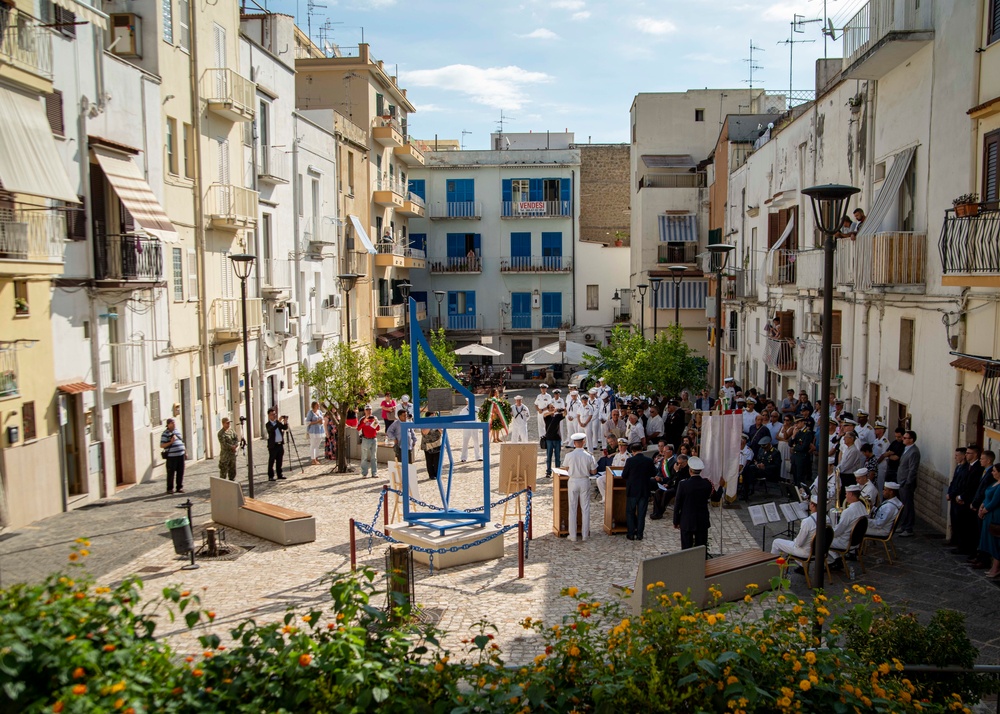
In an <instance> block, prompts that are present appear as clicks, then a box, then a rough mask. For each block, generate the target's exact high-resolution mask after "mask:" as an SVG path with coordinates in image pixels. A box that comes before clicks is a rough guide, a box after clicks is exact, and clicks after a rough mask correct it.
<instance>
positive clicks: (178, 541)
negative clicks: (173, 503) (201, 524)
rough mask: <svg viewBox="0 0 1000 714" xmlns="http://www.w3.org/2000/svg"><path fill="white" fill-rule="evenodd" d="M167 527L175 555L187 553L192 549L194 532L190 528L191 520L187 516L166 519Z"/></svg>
mask: <svg viewBox="0 0 1000 714" xmlns="http://www.w3.org/2000/svg"><path fill="white" fill-rule="evenodd" d="M167 528H169V529H170V537H171V538H172V539H173V541H174V552H175V553H177V555H187V554H188V553H190V552H191V551H192V550H194V532H193V531H192V530H191V521H189V520H188V519H187V516H181V517H180V518H171V519H170V520H168V521H167Z"/></svg>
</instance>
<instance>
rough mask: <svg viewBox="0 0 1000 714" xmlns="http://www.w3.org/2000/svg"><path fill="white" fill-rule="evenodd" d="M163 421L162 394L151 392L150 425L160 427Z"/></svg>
mask: <svg viewBox="0 0 1000 714" xmlns="http://www.w3.org/2000/svg"><path fill="white" fill-rule="evenodd" d="M162 421H163V417H162V416H161V415H160V393H159V392H150V394H149V423H150V426H154V427H155V426H159V425H160V423H161V422H162Z"/></svg>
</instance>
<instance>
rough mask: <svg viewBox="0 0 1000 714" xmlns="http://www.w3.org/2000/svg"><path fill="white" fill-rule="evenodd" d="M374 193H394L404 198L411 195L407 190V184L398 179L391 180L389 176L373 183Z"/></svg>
mask: <svg viewBox="0 0 1000 714" xmlns="http://www.w3.org/2000/svg"><path fill="white" fill-rule="evenodd" d="M372 191H392V192H393V193H394V194H396V195H397V196H403V197H404V198H405V197H406V196H407V194H409V193H410V192H409V190H407V187H406V182H404V181H400V180H399V179H396V178H389V177H388V176H383V177H382V178H377V179H375V180H374V181H372Z"/></svg>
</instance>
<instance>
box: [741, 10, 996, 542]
mask: <svg viewBox="0 0 1000 714" xmlns="http://www.w3.org/2000/svg"><path fill="white" fill-rule="evenodd" d="M989 4H992V5H995V4H996V3H987V5H989ZM977 6H979V7H978V8H977ZM984 9H987V8H986V5H983V4H982V3H968V4H967V5H961V6H957V5H952V4H945V3H919V2H917V0H904V1H897V2H895V3H893V2H887V1H886V0H871V1H870V2H869V3H867V4H866V5H864V6H863V7H862V8H861V9H860V10H859V12H858V14H857V15H856V16H855V17H853V18H852V19H851V20H850V21H849V22H848V23H847V26H846V28H845V32H844V57H843V60H842V61H840V62H839V65H840V66H839V67H838V68H837V69H838V71H836V72H831V71H830V68H829V67H828V66H825V65H823V64H822V63H821V64H820V66H819V67H818V69H817V78H818V82H817V97H816V99H815V101H814V102H812V103H811V104H809V105H808V106H807V107H805V108H803V109H802V110H799V111H795V112H792V113H790V114H789V115H787V116H786V117H784V118H782V119H781V120H779V121H776V122H774V126H773V127H771V128H770V129H769V130H767V131H766V132H765V133H764V134H763V135H762V136H760V137H758V139H757V140H756V141H755V144H754V145H753V147H752V153H750V154H749V156H748V157H747V158H746V161H745V163H744V164H743V165H742V166H739V167H737V168H735V170H734V171H732V172H731V173H729V175H728V178H727V179H726V180H727V183H728V188H727V192H728V202H727V203H728V207H727V211H726V217H725V226H724V229H725V233H726V234H730V235H731V236H732V242H734V243H735V244H736V246H737V250H736V251H735V255H736V256H738V257H739V258H740V262H739V263H738V264H737V265H735V266H733V267H734V270H733V271H732V272H731V275H732V277H731V279H729V280H728V281H727V282H728V286H724V295H725V298H726V307H727V316H726V318H725V319H726V324H727V325H728V326H729V327H730V328H731V329H733V330H735V336H734V338H733V340H732V342H729V341H727V342H724V345H726V346H727V347H728V348H729V350H728V351H729V353H730V354H729V356H728V357H727V360H728V365H729V366H730V367H731V368H733V369H734V371H735V372H736V373H737V375H739V376H740V378H741V379H742V380H743V383H744V384H757V385H760V386H763V387H765V388H766V389H767V391H768V393H769V394H780V393H781V392H782V391H783V390H784V389H786V388H794V389H806V390H807V391H808V392H810V394H811V395H812V396H813V397H823V398H824V399H825V395H821V394H820V393H819V392H820V388H819V379H820V374H819V372H820V358H821V336H820V333H821V330H822V317H821V310H822V307H821V302H822V294H823V290H824V289H831V290H834V291H835V292H834V318H833V320H834V321H833V325H832V329H833V340H834V343H835V344H834V347H833V358H834V364H833V367H834V369H833V375H834V382H833V385H832V386H833V389H834V391H835V392H836V393H837V394H838V395H840V396H841V397H843V398H844V399H845V400H847V401H848V404H849V407H850V408H851V409H852V410H857V409H858V408H861V407H863V408H865V409H867V410H868V411H869V413H870V414H872V415H873V416H876V415H877V416H878V417H881V418H883V419H885V420H886V421H887V423H888V425H889V427H890V428H894V427H896V426H900V425H902V426H904V427H906V428H912V429H914V430H915V431H916V432H917V434H918V442H917V443H918V445H919V447H920V450H921V454H922V461H921V477H920V479H921V480H920V484H921V485H920V488H919V489H918V492H917V507H918V511H919V513H920V514H921V516H922V517H923V518H924V519H926V520H927V521H929V522H930V523H932V524H934V525H935V526H937V527H939V528H940V529H941V530H942V531H943V530H945V529H946V526H947V508H946V503H945V500H944V490H945V487H946V484H947V482H948V480H949V478H950V475H951V466H952V463H951V459H952V453H953V449H954V447H955V445H956V444H963V443H980V444H983V443H984V441H985V442H988V441H989V440H990V439H991V438H992V435H991V434H995V432H992V433H991V432H989V431H986V430H984V426H985V422H986V421H987V418H988V416H987V415H988V414H989V410H990V409H995V408H994V407H991V406H990V405H989V388H990V387H989V385H990V379H989V376H988V375H989V374H990V373H991V366H990V365H992V364H993V362H992V360H993V356H994V355H996V354H997V350H996V346H995V344H994V333H995V329H994V328H995V324H996V313H995V307H994V303H993V297H994V296H995V295H994V293H995V288H994V287H993V285H992V284H991V283H990V280H989V278H988V277H987V276H988V275H989V273H990V272H991V271H992V272H996V266H992V267H990V266H989V265H987V264H982V263H977V261H979V260H981V258H980V257H979V256H980V255H981V253H980V251H979V250H978V249H977V246H978V247H979V248H981V247H982V246H984V245H985V244H987V243H989V241H991V240H993V239H994V238H991V237H990V234H989V230H990V228H991V227H993V228H995V226H996V222H995V221H994V220H993V216H995V215H996V214H995V208H996V204H995V203H993V204H989V203H987V204H986V205H985V206H983V207H982V208H983V210H982V211H980V212H979V215H977V216H975V217H959V216H957V215H956V214H955V212H954V211H952V208H951V206H952V200H953V199H954V198H956V197H957V196H958V195H959V194H962V193H969V192H973V191H976V190H979V188H980V186H981V187H982V190H983V194H984V197H987V198H988V197H989V196H992V197H993V201H994V202H995V201H996V193H995V191H996V188H995V180H994V179H995V175H994V178H990V176H991V174H990V169H989V166H990V163H989V162H990V160H991V159H990V157H991V156H994V154H995V152H994V154H991V153H990V152H991V151H992V149H991V148H990V147H991V146H992V144H991V143H990V141H991V139H989V138H988V137H989V136H990V135H989V130H990V129H991V128H994V129H995V128H996V126H997V125H996V123H994V124H993V125H990V124H989V119H988V116H989V114H987V117H982V118H980V117H978V116H976V115H977V114H978V111H977V107H979V106H980V105H982V104H984V103H986V104H988V103H989V101H990V99H991V98H995V96H996V94H997V92H996V91H995V88H991V87H989V86H988V85H989V84H990V82H993V80H992V79H991V80H989V81H988V82H987V83H986V84H985V85H984V84H983V80H982V79H981V76H986V75H987V74H988V73H984V74H983V75H980V73H979V72H978V69H979V68H977V65H980V66H981V67H982V68H985V65H983V62H984V58H983V57H982V55H985V54H986V53H985V52H977V48H979V47H981V46H985V45H988V44H989V39H990V36H991V35H990V31H989V29H988V28H989V26H988V25H987V24H986V23H987V17H989V16H990V15H989V13H983V12H981V11H982V10H984ZM996 39H1000V38H994V39H993V41H994V42H995V41H996ZM998 52H1000V50H998ZM994 59H995V58H994ZM991 92H992V94H991ZM970 117H971V125H969V124H967V122H969V121H970ZM984 119H985V123H981V122H983V120H984ZM957 126H968V127H969V130H963V131H955V127H957ZM984 130H985V132H984ZM980 157H982V158H980ZM991 182H992V183H991ZM823 183H844V184H851V185H854V186H857V187H858V188H860V189H861V192H860V193H859V194H858V195H857V196H856V197H855V199H854V200H853V201H852V203H851V205H850V207H849V208H850V209H851V210H853V209H854V208H855V207H861V208H862V209H864V210H865V211H866V213H867V219H866V220H865V221H864V223H863V224H861V226H860V227H858V230H857V236H856V237H855V238H854V239H853V240H852V239H842V240H839V241H838V242H837V251H836V263H835V271H834V285H833V286H830V287H825V286H824V285H823V277H822V275H823V273H822V269H823V253H822V251H821V250H819V248H820V245H821V238H820V236H819V235H818V233H817V231H816V229H815V226H814V222H813V216H812V209H811V206H810V202H809V200H808V199H807V198H806V197H805V196H803V195H802V193H801V189H802V188H804V187H807V186H811V185H817V184H823ZM988 191H993V193H988ZM977 208H978V207H977ZM991 209H992V210H991ZM991 214H992V216H991ZM994 232H995V231H994ZM935 235H938V236H940V238H939V239H938V243H937V245H935V243H934V240H933V237H934V236H935ZM959 256H960V257H959ZM987 263H988V261H987ZM956 357H957V359H956ZM949 365H951V367H954V369H951V368H949ZM942 377H945V378H942Z"/></svg>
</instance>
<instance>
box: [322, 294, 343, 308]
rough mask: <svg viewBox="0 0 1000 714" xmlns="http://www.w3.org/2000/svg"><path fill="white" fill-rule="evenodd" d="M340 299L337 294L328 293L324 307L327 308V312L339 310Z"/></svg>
mask: <svg viewBox="0 0 1000 714" xmlns="http://www.w3.org/2000/svg"><path fill="white" fill-rule="evenodd" d="M341 299H342V298H341V296H340V294H339V293H330V294H329V295H327V296H326V307H327V309H329V310H339V309H340V305H341V303H340V301H341Z"/></svg>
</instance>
